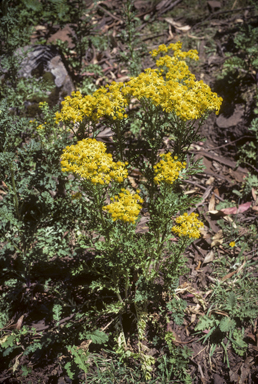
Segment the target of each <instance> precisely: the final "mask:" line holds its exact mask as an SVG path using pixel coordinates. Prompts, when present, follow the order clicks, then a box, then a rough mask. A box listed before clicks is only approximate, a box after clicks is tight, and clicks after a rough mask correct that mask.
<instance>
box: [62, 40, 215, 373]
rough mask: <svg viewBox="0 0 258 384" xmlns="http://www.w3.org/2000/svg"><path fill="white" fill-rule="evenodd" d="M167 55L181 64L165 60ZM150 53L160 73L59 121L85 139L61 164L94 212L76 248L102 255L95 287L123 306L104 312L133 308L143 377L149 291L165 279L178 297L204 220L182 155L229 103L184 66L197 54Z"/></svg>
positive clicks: (119, 87)
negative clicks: (106, 136)
mask: <svg viewBox="0 0 258 384" xmlns="http://www.w3.org/2000/svg"><path fill="white" fill-rule="evenodd" d="M169 51H173V53H174V55H173V56H169V55H165V56H162V54H163V53H165V54H166V53H168V52H169ZM151 54H152V56H153V57H156V56H157V55H160V58H159V59H158V60H157V61H156V65H157V67H158V68H157V69H147V70H145V72H144V73H141V74H140V75H139V76H137V77H133V78H131V79H130V81H128V83H125V84H121V83H114V82H113V83H112V84H111V85H109V86H106V87H105V88H100V89H99V90H97V91H96V92H94V93H93V94H92V95H87V96H83V95H82V94H81V93H80V92H75V93H73V94H72V97H67V98H66V99H65V100H64V102H63V107H62V110H61V111H60V112H58V113H57V114H56V122H57V123H60V122H63V124H64V125H65V126H66V127H68V128H70V129H72V130H73V132H74V134H75V135H76V137H77V138H78V139H79V141H78V142H77V144H76V145H72V146H70V147H69V146H68V147H66V148H65V149H64V151H63V155H62V160H61V165H62V171H63V172H68V173H72V174H73V175H74V177H75V179H74V183H78V186H79V188H80V193H79V194H78V197H79V198H82V199H84V201H85V206H87V207H88V209H89V212H90V213H89V214H88V217H87V220H85V222H84V223H81V226H82V232H81V233H80V234H79V237H78V241H79V243H80V245H81V246H82V247H84V248H88V249H91V250H94V252H95V256H94V259H93V260H92V262H91V265H90V266H89V268H91V271H92V273H95V274H96V275H98V279H95V280H94V281H93V282H92V284H91V288H92V289H93V290H94V289H98V290H103V289H105V290H108V291H110V292H114V293H115V295H116V297H117V299H118V302H117V304H116V305H115V304H114V303H113V302H112V304H110V305H106V308H105V311H106V312H109V313H110V312H112V313H116V314H120V315H121V314H122V313H124V312H126V311H128V305H134V307H135V311H136V317H137V328H138V348H139V353H140V355H141V361H142V367H143V369H144V371H145V375H146V378H150V377H151V373H150V372H151V364H152V363H150V361H151V358H150V356H148V353H147V352H146V350H145V351H144V349H143V348H142V340H143V339H144V337H145V336H144V335H145V328H146V325H147V321H148V311H150V310H151V308H150V307H151V299H152V297H151V296H150V293H149V292H147V291H146V289H145V288H144V286H146V284H147V285H149V284H151V285H152V287H154V288H153V289H155V287H157V284H158V281H160V280H161V281H162V286H163V289H165V290H166V291H171V286H173V284H175V281H176V280H177V278H178V276H179V275H180V273H181V271H182V268H183V267H184V260H183V252H184V250H185V249H186V247H187V246H188V245H189V244H190V243H191V242H192V241H193V240H194V239H197V238H198V237H199V236H200V232H199V229H200V228H201V227H202V226H203V224H202V222H200V221H199V220H198V218H197V216H198V215H197V214H195V213H191V214H190V215H188V214H187V213H186V211H187V210H188V209H189V208H191V207H192V206H193V205H194V204H195V203H196V199H193V198H189V196H188V195H187V194H184V190H183V187H182V184H183V183H184V180H185V179H186V178H187V177H188V176H189V175H191V174H194V173H196V172H199V171H200V169H201V165H200V163H199V162H197V163H195V164H193V162H192V161H188V164H187V163H186V161H185V160H186V156H185V155H186V152H187V149H188V147H189V145H190V144H191V143H192V142H193V140H195V139H196V138H197V137H198V131H199V129H200V126H201V125H202V123H203V121H204V119H205V118H206V117H207V116H208V114H209V113H210V112H211V111H216V113H218V111H219V108H220V105H221V102H222V99H221V98H219V97H218V96H217V95H216V94H215V93H213V92H212V91H211V90H210V88H209V87H208V86H207V85H206V84H204V83H203V82H202V81H197V80H196V79H195V76H194V75H193V74H192V73H191V72H190V70H189V68H188V66H187V64H186V61H185V60H186V59H187V58H188V59H194V60H197V59H198V55H197V51H194V50H191V51H189V52H182V51H181V43H180V42H178V43H176V44H170V45H169V46H168V47H166V46H165V45H161V46H160V47H159V48H158V50H154V51H152V52H151ZM135 102H136V103H137V105H136V106H135ZM107 127H108V128H110V129H111V130H112V132H113V142H114V144H112V145H110V146H108V147H107V146H106V145H105V144H104V143H102V142H100V141H97V140H96V138H97V136H98V133H99V132H100V131H101V130H103V128H107ZM85 137H88V138H85ZM168 138H169V139H170V144H169V146H166V145H165V140H166V139H168ZM73 198H74V197H73ZM143 222H144V223H145V227H144V228H143V227H142V225H141V223H143ZM173 234H174V235H173ZM175 235H176V236H177V238H173V236H175ZM120 325H121V322H120ZM121 327H122V326H121ZM121 334H123V329H121V332H120V336H121ZM121 340H123V342H122V341H121ZM121 343H122V344H121ZM118 345H119V348H120V347H121V345H122V346H123V348H124V347H125V348H126V342H125V337H124V338H121V337H118ZM119 348H118V350H120V351H121V348H120V349H119ZM123 348H122V349H123ZM127 355H128V351H127Z"/></svg>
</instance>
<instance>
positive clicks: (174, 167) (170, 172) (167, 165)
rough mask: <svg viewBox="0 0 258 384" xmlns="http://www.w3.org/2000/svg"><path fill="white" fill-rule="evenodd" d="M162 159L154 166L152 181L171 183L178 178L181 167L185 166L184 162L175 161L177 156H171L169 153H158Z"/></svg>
mask: <svg viewBox="0 0 258 384" xmlns="http://www.w3.org/2000/svg"><path fill="white" fill-rule="evenodd" d="M160 157H162V160H160V162H159V163H157V164H156V165H155V166H154V172H155V174H156V176H155V177H154V181H155V183H156V184H160V183H161V182H165V183H167V184H173V182H174V181H175V180H176V179H178V177H179V173H180V171H181V169H184V168H185V167H186V163H185V162H184V163H181V162H180V161H177V156H175V157H174V159H173V158H172V155H171V153H167V154H162V155H160Z"/></svg>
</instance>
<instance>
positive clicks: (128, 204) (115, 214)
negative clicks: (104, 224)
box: [103, 188, 143, 224]
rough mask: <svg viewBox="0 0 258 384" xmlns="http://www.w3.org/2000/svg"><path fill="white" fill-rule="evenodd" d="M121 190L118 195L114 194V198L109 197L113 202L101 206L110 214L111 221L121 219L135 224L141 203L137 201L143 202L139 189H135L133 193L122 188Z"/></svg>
mask: <svg viewBox="0 0 258 384" xmlns="http://www.w3.org/2000/svg"><path fill="white" fill-rule="evenodd" d="M121 191H122V192H121V193H119V196H115V198H114V199H113V198H111V200H112V201H114V202H113V203H111V204H109V205H106V206H105V207H103V210H105V211H108V212H109V213H110V214H111V215H112V220H113V221H116V220H122V221H123V222H125V223H126V222H128V223H132V224H135V222H136V220H137V217H138V215H139V213H140V211H141V205H140V204H138V202H139V203H143V200H142V198H141V197H140V196H139V195H138V193H139V192H140V191H139V190H137V191H136V192H137V193H134V194H132V193H131V192H129V191H127V190H125V189H124V188H123V189H122V190H121Z"/></svg>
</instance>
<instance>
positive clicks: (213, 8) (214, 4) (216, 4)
mask: <svg viewBox="0 0 258 384" xmlns="http://www.w3.org/2000/svg"><path fill="white" fill-rule="evenodd" d="M207 7H208V10H209V12H210V13H214V12H218V11H219V10H220V9H221V2H220V1H207Z"/></svg>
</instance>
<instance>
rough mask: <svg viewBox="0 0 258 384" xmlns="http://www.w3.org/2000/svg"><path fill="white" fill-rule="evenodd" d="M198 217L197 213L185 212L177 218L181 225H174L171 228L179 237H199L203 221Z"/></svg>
mask: <svg viewBox="0 0 258 384" xmlns="http://www.w3.org/2000/svg"><path fill="white" fill-rule="evenodd" d="M197 217H198V214H197V213H191V214H190V215H188V214H187V213H184V214H183V215H182V216H179V217H177V218H176V220H175V221H176V223H177V224H179V225H176V226H174V227H173V228H172V229H171V230H172V231H173V232H174V233H176V234H177V235H178V236H179V237H181V236H189V238H193V239H198V238H199V237H200V232H199V228H202V227H203V223H202V222H201V221H199V220H198V219H197Z"/></svg>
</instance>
